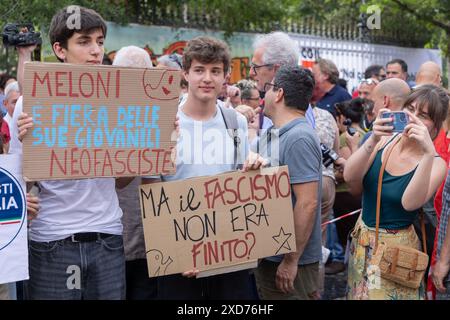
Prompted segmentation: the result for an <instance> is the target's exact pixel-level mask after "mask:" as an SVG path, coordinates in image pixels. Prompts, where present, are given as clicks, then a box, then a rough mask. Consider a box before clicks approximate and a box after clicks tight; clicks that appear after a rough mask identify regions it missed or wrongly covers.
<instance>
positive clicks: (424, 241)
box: [419, 208, 428, 254]
mask: <svg viewBox="0 0 450 320" xmlns="http://www.w3.org/2000/svg"><path fill="white" fill-rule="evenodd" d="M419 215H420V216H419V219H420V229H421V231H422V247H423V252H424V253H425V254H428V250H427V238H426V236H427V234H426V232H425V213H424V212H423V209H422V208H420V213H419Z"/></svg>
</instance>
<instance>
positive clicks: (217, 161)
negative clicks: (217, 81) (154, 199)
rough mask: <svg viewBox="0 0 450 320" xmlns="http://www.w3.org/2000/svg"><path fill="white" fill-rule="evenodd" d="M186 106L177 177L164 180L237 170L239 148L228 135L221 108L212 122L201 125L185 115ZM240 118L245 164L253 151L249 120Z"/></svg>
mask: <svg viewBox="0 0 450 320" xmlns="http://www.w3.org/2000/svg"><path fill="white" fill-rule="evenodd" d="M182 104H183V103H182ZM182 104H181V106H180V108H179V110H178V114H177V115H178V117H179V119H180V136H179V139H178V142H177V170H176V174H175V175H172V176H163V177H162V179H163V180H164V181H173V180H181V179H187V178H192V177H199V176H211V175H216V174H220V173H224V172H227V171H233V170H235V165H234V148H235V147H234V144H233V140H232V139H231V137H230V136H229V135H228V132H227V131H226V127H225V122H224V120H223V116H222V112H221V111H220V109H219V107H218V106H217V105H216V113H215V115H214V116H213V117H212V118H211V119H209V120H206V121H197V120H194V119H192V118H190V117H188V116H187V115H186V114H185V113H184V112H183V106H182ZM236 114H237V119H238V126H239V131H238V133H239V137H240V139H241V144H240V148H241V157H242V159H241V160H245V159H246V158H247V155H248V150H249V144H248V129H247V120H246V119H245V117H244V116H243V115H241V114H240V113H236ZM241 162H242V161H241Z"/></svg>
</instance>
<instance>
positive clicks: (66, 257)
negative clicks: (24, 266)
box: [16, 7, 125, 299]
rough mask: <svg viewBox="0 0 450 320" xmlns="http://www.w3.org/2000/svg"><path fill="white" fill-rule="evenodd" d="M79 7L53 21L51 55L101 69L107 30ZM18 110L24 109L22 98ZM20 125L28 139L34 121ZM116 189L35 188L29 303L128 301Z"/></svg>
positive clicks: (87, 185) (101, 182)
mask: <svg viewBox="0 0 450 320" xmlns="http://www.w3.org/2000/svg"><path fill="white" fill-rule="evenodd" d="M75 9H77V10H75V11H73V7H72V9H70V7H68V8H64V9H62V10H61V11H59V12H58V13H57V14H56V15H55V16H54V17H53V19H52V23H51V26H50V31H49V35H50V40H51V43H52V46H53V51H54V53H55V55H56V56H57V58H58V59H59V60H60V61H61V62H64V63H72V64H91V65H97V64H101V63H102V59H103V55H104V47H103V43H104V40H105V36H106V24H105V22H104V20H103V19H102V17H101V16H100V15H99V14H98V13H96V12H95V11H93V10H90V9H86V8H83V7H75ZM73 19H75V20H73ZM70 21H72V22H70ZM73 21H75V22H77V21H78V22H79V24H78V25H77V23H75V24H73ZM72 24H73V25H72ZM16 108H17V109H19V110H20V111H21V110H22V98H20V99H19V101H18V102H17V106H16ZM18 126H19V137H20V138H23V136H24V135H25V134H26V133H27V131H28V130H29V129H31V127H32V126H33V121H32V119H31V117H28V116H27V115H25V114H23V115H22V116H21V118H19V121H18ZM115 184H116V181H115V179H114V178H95V179H83V180H60V181H41V182H39V183H38V187H39V190H40V193H39V197H40V205H41V208H40V212H39V214H38V215H37V217H36V218H35V219H34V220H33V221H32V223H31V226H30V233H29V234H30V238H31V240H30V244H29V262H30V280H29V283H28V288H27V289H28V297H29V298H30V299H124V297H125V257H124V249H123V240H122V223H121V217H122V211H121V209H120V208H119V203H118V199H117V194H116V191H115Z"/></svg>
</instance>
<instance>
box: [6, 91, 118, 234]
mask: <svg viewBox="0 0 450 320" xmlns="http://www.w3.org/2000/svg"><path fill="white" fill-rule="evenodd" d="M22 110H23V106H22V97H20V98H19V100H18V101H17V103H16V108H15V110H14V114H13V126H14V130H16V132H18V127H17V119H18V117H19V115H20V114H21V113H22ZM10 148H12V149H13V150H12V152H14V153H19V154H22V143H21V142H20V141H19V140H18V139H17V135H16V141H13V140H12V139H11V146H10ZM10 151H11V149H10ZM12 152H11V153H12ZM36 165H37V166H38V165H39V163H38V162H37V163H36ZM39 188H40V192H39V201H40V202H39V205H40V209H39V213H38V215H37V217H36V218H35V219H34V220H32V222H31V225H30V238H31V240H34V241H39V242H48V241H55V240H60V239H64V238H67V237H69V236H70V235H72V234H74V233H78V232H103V233H109V234H116V235H120V234H122V223H121V217H122V210H121V209H120V207H119V200H118V199H117V193H116V190H115V179H114V178H95V179H82V180H58V181H41V182H39Z"/></svg>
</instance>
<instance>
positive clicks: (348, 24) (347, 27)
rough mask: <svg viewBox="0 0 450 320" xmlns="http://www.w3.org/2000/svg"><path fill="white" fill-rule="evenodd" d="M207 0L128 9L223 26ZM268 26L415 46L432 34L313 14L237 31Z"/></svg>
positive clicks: (140, 15) (153, 18) (144, 0)
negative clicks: (371, 27) (322, 18)
mask: <svg viewBox="0 0 450 320" xmlns="http://www.w3.org/2000/svg"><path fill="white" fill-rule="evenodd" d="M206 1H208V0H199V1H195V2H185V1H182V0H180V1H177V3H173V2H172V3H170V2H166V1H158V0H130V1H129V2H128V6H129V10H128V11H129V13H130V20H133V22H136V23H139V24H144V25H160V26H172V27H188V28H196V29H212V30H220V26H219V19H220V12H209V11H207V9H206V6H205V2H206ZM267 30H282V31H286V32H292V33H297V34H303V35H311V36H319V37H325V38H330V39H336V40H354V41H360V42H370V43H375V44H388V45H397V46H405V47H415V48H423V47H424V45H425V44H426V43H427V42H428V41H429V34H427V33H426V32H425V31H424V30H421V32H420V31H418V30H417V28H413V27H411V26H409V27H406V26H405V25H401V24H399V25H398V27H397V28H394V29H392V28H391V29H389V30H386V29H381V30H368V29H364V28H362V27H361V26H360V25H359V24H358V19H355V18H353V19H350V18H349V17H347V18H346V19H345V20H344V19H342V20H333V21H318V20H316V19H315V18H314V17H311V16H305V17H302V18H301V19H298V20H297V21H294V20H292V19H290V21H289V22H282V23H280V22H276V21H274V22H271V23H269V24H267V23H266V24H263V23H262V22H258V21H248V22H247V23H246V24H245V27H244V28H243V30H237V31H241V32H258V33H261V32H265V31H267Z"/></svg>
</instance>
